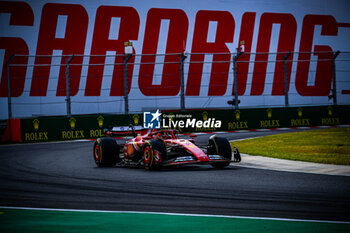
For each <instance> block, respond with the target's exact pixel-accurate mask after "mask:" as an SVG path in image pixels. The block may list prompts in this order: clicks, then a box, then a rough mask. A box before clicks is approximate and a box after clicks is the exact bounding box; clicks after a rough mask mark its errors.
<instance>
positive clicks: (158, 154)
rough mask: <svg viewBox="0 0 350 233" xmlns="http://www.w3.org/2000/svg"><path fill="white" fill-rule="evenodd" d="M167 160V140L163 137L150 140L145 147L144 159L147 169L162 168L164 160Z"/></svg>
mask: <svg viewBox="0 0 350 233" xmlns="http://www.w3.org/2000/svg"><path fill="white" fill-rule="evenodd" d="M165 160H167V150H166V146H165V142H164V141H163V140H161V139H157V140H150V141H148V142H146V143H145V145H144V147H143V161H144V166H145V169H147V170H156V169H160V168H161V166H162V162H163V161H165Z"/></svg>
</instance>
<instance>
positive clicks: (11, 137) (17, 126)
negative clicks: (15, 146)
mask: <svg viewBox="0 0 350 233" xmlns="http://www.w3.org/2000/svg"><path fill="white" fill-rule="evenodd" d="M1 141H2V142H21V141H22V136H21V120H20V119H8V120H7V122H6V129H5V132H4V135H3V136H2V139H1Z"/></svg>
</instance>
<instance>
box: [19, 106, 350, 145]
mask: <svg viewBox="0 0 350 233" xmlns="http://www.w3.org/2000/svg"><path fill="white" fill-rule="evenodd" d="M194 119H195V120H194ZM161 120H162V125H165V126H166V127H169V128H176V129H178V130H179V131H180V132H181V133H188V132H215V131H236V130H251V129H273V128H293V127H312V126H329V125H346V124H350V105H336V106H333V105H332V106H315V107H288V108H259V109H239V110H238V109H237V110H234V109H230V110H192V111H179V110H174V111H163V112H162V119H161ZM163 121H164V122H163ZM180 121H184V123H183V124H184V126H187V127H184V128H182V127H179V124H180V123H179V122H180ZM187 121H189V122H188V123H187ZM197 121H201V122H202V123H201V124H196V122H197ZM217 121H221V124H220V127H218V124H216V122H217ZM176 122H177V123H176ZM129 124H133V125H143V114H142V113H140V114H122V115H108V114H100V115H73V116H71V117H66V116H55V117H37V118H26V119H21V120H20V125H21V126H20V131H21V139H22V142H42V141H57V140H76V139H93V138H98V137H101V136H104V132H105V128H108V127H109V126H127V125H129ZM181 124H182V123H181ZM186 124H187V125H186ZM193 126H194V127H193ZM17 130H18V127H17ZM12 132H13V131H12Z"/></svg>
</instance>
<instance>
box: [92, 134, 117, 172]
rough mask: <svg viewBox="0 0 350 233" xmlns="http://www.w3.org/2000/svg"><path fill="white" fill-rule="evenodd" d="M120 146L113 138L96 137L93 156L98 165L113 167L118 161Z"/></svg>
mask: <svg viewBox="0 0 350 233" xmlns="http://www.w3.org/2000/svg"><path fill="white" fill-rule="evenodd" d="M119 152H120V148H119V145H118V144H117V142H116V141H115V139H114V138H109V137H104V138H98V139H97V140H96V142H95V144H94V150H93V156H94V160H95V163H96V165H97V166H98V167H113V166H115V164H116V163H117V162H119V161H120V157H119Z"/></svg>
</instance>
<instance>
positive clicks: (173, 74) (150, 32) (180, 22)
mask: <svg viewBox="0 0 350 233" xmlns="http://www.w3.org/2000/svg"><path fill="white" fill-rule="evenodd" d="M162 20H169V31H168V40H167V42H166V49H165V53H166V54H174V53H182V52H183V51H184V48H185V45H186V41H187V31H188V19H187V16H186V13H185V12H184V11H183V10H180V9H158V8H152V9H150V10H149V11H148V14H147V22H146V31H145V38H144V40H143V48H142V54H144V55H146V54H156V53H157V46H158V43H159V33H160V27H161V22H162ZM155 60H156V56H142V59H141V66H140V74H139V88H140V91H141V92H142V93H143V94H144V95H146V96H174V95H177V94H178V93H179V90H180V71H179V69H180V66H179V61H180V57H179V56H178V55H165V57H164V66H163V72H162V80H161V83H160V85H156V84H152V80H153V76H154V67H155V65H154V64H153V63H154V62H155ZM147 63H150V64H147Z"/></svg>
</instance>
